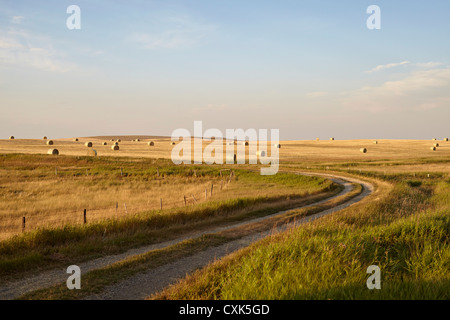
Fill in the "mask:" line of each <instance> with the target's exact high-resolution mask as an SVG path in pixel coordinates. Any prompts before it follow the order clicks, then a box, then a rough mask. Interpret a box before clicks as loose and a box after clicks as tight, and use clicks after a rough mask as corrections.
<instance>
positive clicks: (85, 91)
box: [0, 0, 450, 140]
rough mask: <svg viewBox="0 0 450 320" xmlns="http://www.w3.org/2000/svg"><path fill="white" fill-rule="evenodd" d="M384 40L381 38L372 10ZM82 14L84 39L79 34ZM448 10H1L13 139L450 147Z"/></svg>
mask: <svg viewBox="0 0 450 320" xmlns="http://www.w3.org/2000/svg"><path fill="white" fill-rule="evenodd" d="M372 4H375V5H378V6H379V7H380V8H381V30H369V29H368V28H367V27H366V20H367V18H368V17H369V14H367V13H366V9H367V7H368V6H369V5H372ZM69 5H78V6H79V7H80V9H81V29H80V30H69V29H68V28H67V27H66V20H67V18H68V17H69V16H70V14H67V13H66V9H67V7H68V6H69ZM448 12H450V2H448V1H432V2H426V1H415V2H414V3H411V2H409V1H395V3H393V2H392V1H385V0H383V1H375V2H366V1H340V2H336V1H320V2H319V1H293V0H289V1H282V2H279V1H277V2H275V1H267V0H266V1H255V0H248V1H244V2H243V1H227V2H211V1H207V0H198V1H179V0H177V1H139V0H134V1H114V2H109V1H104V0H102V1H96V2H95V3H92V2H89V1H86V0H83V1H65V0H64V1H55V0H53V1H20V2H18V1H10V0H0V105H1V108H0V110H1V111H0V112H1V113H0V115H1V117H0V119H1V120H0V139H7V138H8V137H9V136H10V135H14V136H15V137H16V138H18V139H20V138H41V137H42V136H44V135H46V136H48V137H51V138H54V139H56V138H69V137H88V136H108V135H157V136H170V135H171V133H172V131H173V130H175V129H177V128H186V129H188V130H190V131H191V132H193V124H194V121H196V120H201V121H203V129H204V130H206V129H208V128H217V129H219V130H221V131H222V132H225V129H236V128H242V129H250V128H255V129H279V130H280V140H312V139H315V138H316V137H319V138H320V139H321V140H326V139H329V138H330V137H334V138H335V139H337V140H350V139H424V140H427V139H431V138H437V139H438V140H440V139H442V138H444V137H449V136H450V129H449V128H450V125H449V120H448V119H450V108H449V105H450V61H449V57H450V43H449V41H448V40H446V39H447V38H448V35H449V31H450V20H449V19H448Z"/></svg>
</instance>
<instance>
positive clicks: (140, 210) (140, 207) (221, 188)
mask: <svg viewBox="0 0 450 320" xmlns="http://www.w3.org/2000/svg"><path fill="white" fill-rule="evenodd" d="M57 170H58V169H57V168H56V169H55V173H56V175H57ZM221 171H222V170H221ZM122 175H123V171H122V168H121V176H122ZM194 175H195V176H197V174H196V172H195V170H194ZM158 176H159V169H158ZM220 176H221V177H222V172H220ZM233 177H234V172H233V171H232V170H230V176H229V178H228V179H225V185H224V184H223V183H224V181H223V179H222V180H220V190H223V188H224V186H225V187H226V186H227V185H228V184H229V183H230V182H231V181H232V178H233ZM160 182H161V181H160ZM213 190H214V183H211V189H210V198H212V196H213ZM201 194H202V192H199V193H194V194H191V197H192V199H193V201H191V203H189V202H190V201H189V199H188V198H187V197H186V195H183V200H181V201H182V204H181V206H182V205H183V204H184V206H185V207H187V206H188V205H190V204H192V205H194V204H198V203H199V201H198V200H197V198H196V197H195V196H197V197H198V198H199V199H200V198H201ZM207 200H208V188H205V201H207ZM147 203H149V202H147ZM175 203H177V201H175V202H172V204H175ZM177 207H179V206H177V205H175V206H172V207H170V206H169V207H168V208H177ZM108 208H109V207H103V208H95V209H89V210H90V211H102V210H108ZM118 208H119V203H118V202H116V203H115V218H116V219H118V218H119V213H118ZM131 208H133V209H134V211H138V212H137V213H139V212H142V211H145V210H157V209H151V208H149V206H148V205H145V206H143V205H140V206H133V207H130V209H131ZM159 209H160V210H163V198H160V201H159ZM124 210H125V215H127V216H128V215H129V212H128V208H127V205H126V203H125V202H124ZM78 212H79V211H78V210H73V211H69V212H67V211H66V212H65V213H66V214H67V215H69V216H70V215H71V214H76V213H78ZM58 215H60V213H58V212H56V213H54V214H50V215H46V217H48V216H50V217H51V216H58ZM82 217H83V218H82V224H83V225H84V224H87V209H84V210H83V216H82ZM111 218H112V217H109V219H111ZM21 221H22V232H25V231H26V229H28V228H29V226H28V228H26V227H27V225H26V216H25V215H24V216H23V217H22V218H21ZM69 224H76V223H75V222H71V223H69ZM63 225H64V224H63ZM10 226H13V225H9V227H10ZM7 227H8V225H6V226H4V228H5V229H7Z"/></svg>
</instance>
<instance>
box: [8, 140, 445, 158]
mask: <svg viewBox="0 0 450 320" xmlns="http://www.w3.org/2000/svg"><path fill="white" fill-rule="evenodd" d="M73 139H74V138H68V139H52V140H53V141H54V144H53V146H52V148H55V149H58V150H59V153H60V155H70V156H86V155H92V150H91V149H93V150H95V151H96V152H97V156H99V157H100V156H114V157H136V158H155V159H170V157H171V151H172V149H173V146H172V145H171V144H170V141H171V140H170V138H167V137H151V136H105V137H84V138H81V137H80V138H78V140H79V141H73ZM117 139H120V140H121V142H119V146H120V150H119V151H113V150H111V145H112V144H113V143H114V142H113V141H111V140H114V141H116V140H117ZM135 139H140V141H139V142H137V141H132V140H135ZM194 140H195V139H192V141H194ZM196 140H197V141H199V140H200V139H196ZM89 141H90V142H92V143H93V147H92V148H87V147H85V145H84V144H85V143H86V142H89ZM149 141H153V142H154V146H148V144H147V143H148V142H149ZM374 141H377V142H378V144H374ZM103 142H107V145H105V146H104V145H102V144H103ZM193 143H194V142H193ZM193 143H192V150H193ZM209 143H210V142H203V150H204V149H205V147H206V146H207V145H208V144H209ZM241 143H242V142H241V141H238V142H237V144H236V145H235V150H236V148H237V145H239V144H241ZM435 143H436V142H435V141H432V140H431V139H430V140H372V139H366V140H334V141H332V140H320V141H315V140H314V141H310V140H298V141H281V142H280V144H281V148H279V149H278V151H279V155H280V162H281V163H282V162H285V163H286V162H295V163H298V162H308V161H312V162H314V161H322V162H339V161H392V160H406V159H411V158H431V159H439V158H441V159H445V158H446V157H449V156H450V142H449V141H443V139H441V141H439V147H438V148H437V150H436V151H432V150H430V147H432V146H433V145H434V144H435ZM223 145H224V147H225V146H226V142H224V143H223ZM361 148H367V153H365V154H364V153H361V152H360V149H361ZM48 149H49V146H47V145H46V141H45V140H42V139H18V138H17V137H16V138H15V139H14V140H8V139H0V154H10V153H24V154H46V153H47V151H48ZM245 149H246V152H247V153H248V150H249V147H248V146H246V147H245ZM270 151H271V146H270V145H269V146H268V152H269V155H270Z"/></svg>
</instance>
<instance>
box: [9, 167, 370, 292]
mask: <svg viewBox="0 0 450 320" xmlns="http://www.w3.org/2000/svg"><path fill="white" fill-rule="evenodd" d="M302 174H305V175H318V176H322V177H326V178H330V179H332V180H333V181H335V182H336V183H340V184H342V185H344V190H343V191H341V192H340V193H339V194H337V195H335V196H333V197H331V198H328V199H325V200H321V201H318V202H315V203H313V204H309V205H306V206H302V207H301V208H307V207H311V206H316V205H319V204H323V203H325V202H327V201H329V200H331V199H334V198H337V197H340V196H343V195H345V194H347V193H349V192H350V191H351V190H352V186H351V183H352V182H353V183H359V184H361V185H363V187H364V188H363V192H362V193H361V194H360V195H358V196H357V197H354V198H352V199H350V200H349V201H347V202H345V203H342V204H340V205H338V206H336V207H334V208H332V209H329V210H324V211H322V212H319V213H316V214H314V215H311V216H308V217H305V218H302V219H299V220H297V221H296V222H295V225H294V223H290V224H286V225H283V226H279V227H278V228H277V229H276V230H269V231H265V232H259V233H257V234H252V235H250V236H246V237H244V238H241V239H238V240H235V241H231V242H228V243H226V244H224V245H221V246H218V247H212V248H208V249H206V250H205V251H202V252H200V253H197V254H195V255H192V256H189V257H185V258H182V259H179V260H177V261H175V262H172V263H169V264H167V265H164V266H161V267H158V268H155V269H151V270H149V271H148V272H145V273H141V274H137V275H135V276H133V277H130V278H129V279H126V280H124V281H122V282H120V283H117V284H115V285H112V286H109V287H107V288H106V289H105V290H104V291H103V292H102V293H101V294H97V295H93V296H90V297H88V299H144V298H146V297H147V296H149V295H151V294H153V293H156V292H158V291H160V290H161V289H163V288H164V287H166V286H168V285H170V284H171V283H173V282H174V281H176V280H177V279H178V278H181V277H184V276H185V275H186V274H187V273H190V272H192V271H194V270H195V269H197V268H200V267H203V266H205V265H207V264H208V263H209V262H211V261H213V260H214V259H220V258H221V257H224V256H225V255H227V254H229V253H231V252H233V251H236V250H238V249H240V248H243V247H245V246H248V245H249V244H251V243H252V242H255V241H257V240H258V239H261V238H263V237H265V236H267V235H269V234H271V233H273V232H274V231H282V230H283V229H286V228H290V227H293V226H297V225H299V224H303V223H307V222H310V221H312V220H315V219H317V218H320V217H322V216H324V215H327V214H330V213H333V212H336V211H338V210H342V209H344V208H346V207H348V206H350V205H352V204H354V203H356V202H358V201H360V200H361V199H363V198H364V197H366V196H368V195H369V194H370V193H371V192H372V191H373V186H372V185H371V184H370V183H368V182H365V181H361V180H358V179H353V178H347V177H341V176H337V175H329V174H310V173H302ZM285 212H286V211H281V212H277V213H275V214H272V215H269V216H265V217H260V218H257V219H253V220H250V221H246V222H241V223H235V224H232V225H229V226H226V227H220V228H213V229H210V230H207V231H204V232H198V233H194V234H191V235H189V236H185V237H182V238H178V239H175V240H171V241H167V242H163V243H158V244H153V245H150V246H145V247H141V248H137V249H132V250H129V251H127V252H125V253H122V254H118V255H113V256H107V257H102V258H99V259H95V260H92V261H88V262H84V263H79V264H77V263H76V262H74V263H73V264H77V265H78V266H79V267H80V268H81V272H82V274H84V273H86V272H89V271H92V270H94V269H98V268H102V267H105V266H107V265H109V264H112V263H115V262H118V261H121V260H123V259H127V258H130V257H132V256H134V255H137V254H142V253H146V252H149V251H152V250H155V249H161V248H165V247H168V246H171V245H173V244H176V243H178V242H181V241H183V240H187V239H193V238H197V237H199V236H201V235H204V234H212V233H217V232H220V231H224V230H230V229H233V228H236V227H239V226H242V225H245V224H251V223H255V222H260V221H263V220H264V219H268V218H270V217H274V216H276V215H281V214H283V213H285ZM67 277H68V275H67V273H66V270H65V269H64V270H61V269H57V270H51V271H46V272H43V273H40V274H39V275H36V276H32V277H29V278H25V279H21V280H18V281H15V282H12V283H9V284H7V285H5V286H4V287H2V288H0V299H14V298H17V297H19V296H21V295H23V294H25V293H27V292H30V291H33V290H36V289H40V288H46V287H50V286H52V285H55V284H58V283H62V282H64V281H66V279H67Z"/></svg>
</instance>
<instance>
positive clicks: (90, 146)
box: [84, 141, 92, 148]
mask: <svg viewBox="0 0 450 320" xmlns="http://www.w3.org/2000/svg"><path fill="white" fill-rule="evenodd" d="M84 145H85V146H86V147H88V148H92V142H90V141H89V142H86V143H85V144H84Z"/></svg>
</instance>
